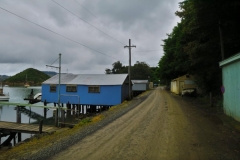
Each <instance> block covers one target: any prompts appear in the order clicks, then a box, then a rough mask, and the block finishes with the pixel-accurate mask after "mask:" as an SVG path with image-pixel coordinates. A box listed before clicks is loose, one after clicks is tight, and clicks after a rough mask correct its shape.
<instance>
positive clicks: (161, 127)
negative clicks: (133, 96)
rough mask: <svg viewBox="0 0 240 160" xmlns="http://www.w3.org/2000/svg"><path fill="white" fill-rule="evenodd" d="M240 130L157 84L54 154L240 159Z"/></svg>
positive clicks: (90, 158) (87, 158) (103, 158)
mask: <svg viewBox="0 0 240 160" xmlns="http://www.w3.org/2000/svg"><path fill="white" fill-rule="evenodd" d="M239 142H240V136H239V133H237V132H235V131H234V130H233V129H231V128H229V127H228V126H227V125H224V124H223V123H221V121H220V122H219V123H214V122H213V121H211V120H210V119H209V118H208V117H206V116H205V114H204V113H203V112H201V111H200V110H199V109H197V108H196V107H195V106H194V104H193V103H190V102H189V101H186V100H184V98H182V97H180V96H176V95H172V94H170V93H169V92H167V91H165V90H163V89H161V88H157V89H155V90H154V91H152V93H151V95H150V96H149V97H148V98H147V99H146V100H145V101H144V102H143V103H141V104H140V105H138V106H137V107H135V108H134V109H132V110H131V111H129V112H128V113H126V114H125V115H123V116H122V117H120V118H118V119H117V120H115V121H113V122H112V123H110V124H109V125H107V126H105V127H103V128H102V129H100V130H98V131H97V132H95V133H94V134H92V135H89V136H87V137H85V138H84V139H83V140H81V141H79V142H78V143H76V144H75V145H73V146H71V147H69V148H66V150H65V151H63V152H61V153H59V154H58V155H56V156H55V157H52V159H56V160H61V159H62V160H66V159H68V160H70V159H74V160H75V159H84V160H107V159H109V160H110V159H111V160H112V159H115V160H116V159H119V160H123V159H124V160H125V159H129V160H133V159H134V160H142V159H144V160H146V159H149V160H157V159H184V160H185V159H194V160H195V159H204V160H205V159H240V148H239V147H240V143H239Z"/></svg>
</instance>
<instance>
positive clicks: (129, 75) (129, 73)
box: [124, 39, 136, 100]
mask: <svg viewBox="0 0 240 160" xmlns="http://www.w3.org/2000/svg"><path fill="white" fill-rule="evenodd" d="M132 47H135V48H136V46H135V45H133V46H131V39H129V46H124V48H129V65H128V83H129V84H128V87H129V88H128V94H129V100H130V99H131V85H130V84H131V48H132Z"/></svg>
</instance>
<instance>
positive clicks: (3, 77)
mask: <svg viewBox="0 0 240 160" xmlns="http://www.w3.org/2000/svg"><path fill="white" fill-rule="evenodd" d="M9 77H10V76H7V75H0V82H2V81H4V80H5V79H8V78H9Z"/></svg>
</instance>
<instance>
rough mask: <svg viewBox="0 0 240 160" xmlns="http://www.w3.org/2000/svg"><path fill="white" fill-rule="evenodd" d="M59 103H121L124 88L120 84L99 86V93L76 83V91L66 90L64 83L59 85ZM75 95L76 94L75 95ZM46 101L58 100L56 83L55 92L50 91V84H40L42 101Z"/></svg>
mask: <svg viewBox="0 0 240 160" xmlns="http://www.w3.org/2000/svg"><path fill="white" fill-rule="evenodd" d="M60 88H61V90H60V95H61V96H60V103H68V102H69V103H70V104H79V103H78V100H79V99H80V104H86V105H117V104H120V103H122V96H123V95H124V94H123V92H124V90H125V89H124V88H126V87H123V88H122V86H121V85H116V86H100V93H88V86H86V85H78V86H77V92H66V85H63V84H62V85H61V87H60ZM76 95H77V96H76ZM45 100H46V102H48V103H57V102H58V85H57V91H56V92H50V85H49V84H43V85H42V101H43V102H44V101H45Z"/></svg>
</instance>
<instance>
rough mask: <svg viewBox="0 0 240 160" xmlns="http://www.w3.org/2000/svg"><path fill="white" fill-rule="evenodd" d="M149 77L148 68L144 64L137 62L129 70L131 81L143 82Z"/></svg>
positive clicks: (149, 71)
mask: <svg viewBox="0 0 240 160" xmlns="http://www.w3.org/2000/svg"><path fill="white" fill-rule="evenodd" d="M150 75H151V70H150V67H149V65H148V64H147V63H145V62H139V61H137V62H136V63H135V64H134V66H133V67H132V69H131V79H136V80H144V79H149V78H150Z"/></svg>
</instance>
